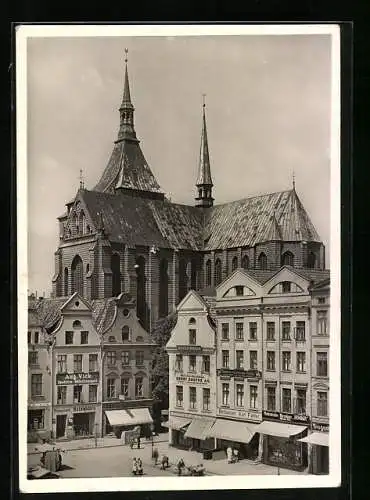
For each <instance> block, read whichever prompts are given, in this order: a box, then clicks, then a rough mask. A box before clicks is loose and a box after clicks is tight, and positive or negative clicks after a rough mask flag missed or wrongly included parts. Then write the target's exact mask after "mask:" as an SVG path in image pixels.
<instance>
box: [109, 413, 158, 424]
mask: <svg viewBox="0 0 370 500" xmlns="http://www.w3.org/2000/svg"><path fill="white" fill-rule="evenodd" d="M105 415H106V417H107V419H108V421H109V423H110V425H111V426H112V427H114V426H121V425H122V426H131V425H143V424H151V423H153V419H152V417H151V416H150V413H149V410H148V408H132V409H127V410H109V411H108V410H107V411H106V412H105Z"/></svg>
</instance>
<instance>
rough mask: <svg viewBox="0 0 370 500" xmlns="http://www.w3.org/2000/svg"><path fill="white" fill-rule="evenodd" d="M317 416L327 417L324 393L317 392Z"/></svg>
mask: <svg viewBox="0 0 370 500" xmlns="http://www.w3.org/2000/svg"><path fill="white" fill-rule="evenodd" d="M316 413H317V416H318V417H327V416H328V393H327V392H324V391H318V392H317V412H316Z"/></svg>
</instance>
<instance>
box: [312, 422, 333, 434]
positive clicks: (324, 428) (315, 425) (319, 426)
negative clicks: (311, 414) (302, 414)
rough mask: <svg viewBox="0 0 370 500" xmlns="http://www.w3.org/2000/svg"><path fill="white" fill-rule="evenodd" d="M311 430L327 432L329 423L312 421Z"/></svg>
mask: <svg viewBox="0 0 370 500" xmlns="http://www.w3.org/2000/svg"><path fill="white" fill-rule="evenodd" d="M312 430H313V431H319V432H329V424H320V423H318V422H312Z"/></svg>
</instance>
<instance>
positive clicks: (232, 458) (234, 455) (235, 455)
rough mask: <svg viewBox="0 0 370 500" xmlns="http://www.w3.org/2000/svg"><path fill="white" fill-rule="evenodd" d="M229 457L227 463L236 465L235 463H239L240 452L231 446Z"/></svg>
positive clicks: (228, 451)
mask: <svg viewBox="0 0 370 500" xmlns="http://www.w3.org/2000/svg"><path fill="white" fill-rule="evenodd" d="M226 455H227V463H229V464H234V463H235V462H239V450H238V449H237V448H234V449H233V448H231V446H229V447H228V448H227V450H226Z"/></svg>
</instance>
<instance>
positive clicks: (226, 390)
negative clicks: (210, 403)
mask: <svg viewBox="0 0 370 500" xmlns="http://www.w3.org/2000/svg"><path fill="white" fill-rule="evenodd" d="M229 397H230V386H229V384H222V404H223V406H229Z"/></svg>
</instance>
